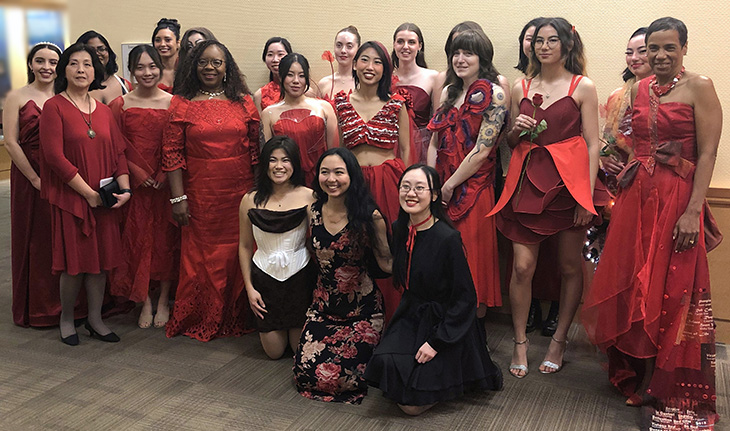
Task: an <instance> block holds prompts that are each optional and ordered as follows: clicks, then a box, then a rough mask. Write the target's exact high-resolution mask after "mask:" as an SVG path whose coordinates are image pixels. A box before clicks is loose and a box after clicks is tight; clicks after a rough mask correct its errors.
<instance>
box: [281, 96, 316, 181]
mask: <svg viewBox="0 0 730 431" xmlns="http://www.w3.org/2000/svg"><path fill="white" fill-rule="evenodd" d="M272 128H273V129H274V135H276V136H280V135H286V136H288V137H290V138H292V139H293V140H294V142H296V143H297V146H298V147H299V155H300V158H301V160H302V170H303V171H304V181H305V184H306V185H307V187H311V186H312V184H313V182H314V180H315V178H316V177H317V175H316V172H315V171H316V170H317V161H318V160H319V156H321V155H322V153H324V152H325V150H327V139H326V130H325V123H324V118H322V117H320V116H319V115H315V114H313V113H312V111H311V110H309V109H290V110H288V111H284V112H282V113H281V115H280V116H279V121H277V122H276V123H274V126H273V127H272Z"/></svg>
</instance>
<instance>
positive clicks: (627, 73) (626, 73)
mask: <svg viewBox="0 0 730 431" xmlns="http://www.w3.org/2000/svg"><path fill="white" fill-rule="evenodd" d="M647 30H648V29H647V28H646V27H639V28H637V29H636V31H634V32H633V33H632V34H631V37H630V38H629V40H631V39H633V38H635V37H636V36H641V35H642V34H643V35H646V31H647ZM644 40H646V36H644ZM621 77H622V78H623V79H624V82H626V81H628V80H629V79H631V78H634V77H635V75H634V73H633V72H631V69H629V68H628V67H627V68H626V69H624V71H623V72H621Z"/></svg>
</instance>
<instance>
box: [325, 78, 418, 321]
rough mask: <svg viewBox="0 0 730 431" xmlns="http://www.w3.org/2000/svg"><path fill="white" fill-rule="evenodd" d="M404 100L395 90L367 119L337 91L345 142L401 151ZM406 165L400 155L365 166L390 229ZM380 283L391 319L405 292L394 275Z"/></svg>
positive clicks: (337, 108)
mask: <svg viewBox="0 0 730 431" xmlns="http://www.w3.org/2000/svg"><path fill="white" fill-rule="evenodd" d="M404 104H405V99H404V98H403V97H402V96H401V95H399V94H395V95H393V96H392V97H391V99H390V100H389V101H388V102H386V103H385V105H383V107H382V108H381V109H380V111H378V113H377V114H375V116H373V118H371V119H370V121H368V122H365V120H363V119H362V117H360V114H358V113H357V111H356V110H355V108H354V107H353V106H352V104H351V103H350V96H349V95H348V94H346V93H345V92H344V91H340V92H339V93H337V95H335V110H336V112H337V120H338V122H339V124H340V130H341V132H342V142H343V144H344V145H345V146H346V147H347V148H349V149H353V148H355V147H356V146H358V145H372V146H373V147H376V148H384V149H388V150H393V152H394V153H397V149H398V144H399V140H398V114H399V112H400V110H401V108H402V107H403V105H404ZM405 169H406V165H405V163H403V160H401V159H400V158H398V157H396V158H393V159H389V160H386V161H385V162H383V163H381V164H380V165H378V166H362V173H363V176H364V177H365V182H367V183H368V186H369V187H370V193H372V195H373V198H374V199H375V203H376V204H377V205H378V208H380V212H381V213H382V214H383V215H384V216H385V219H386V225H387V226H388V229H390V225H391V223H393V222H394V221H395V220H396V219H397V218H398V211H399V210H400V202H399V201H398V180H399V179H400V176H401V175H402V174H403V171H405ZM378 285H379V286H380V290H381V291H382V293H383V298H384V299H385V313H386V314H385V318H386V322H388V321H390V317H391V316H392V315H393V313H395V309H396V308H398V303H399V302H400V297H401V294H400V292H398V291H397V290H396V289H395V288H394V287H393V283H392V279H390V278H388V279H384V280H378Z"/></svg>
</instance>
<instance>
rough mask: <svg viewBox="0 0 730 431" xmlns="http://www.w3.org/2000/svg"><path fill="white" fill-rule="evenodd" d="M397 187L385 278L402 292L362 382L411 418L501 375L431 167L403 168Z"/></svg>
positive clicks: (494, 383) (495, 385)
mask: <svg viewBox="0 0 730 431" xmlns="http://www.w3.org/2000/svg"><path fill="white" fill-rule="evenodd" d="M399 190H400V205H401V210H400V214H399V215H398V220H397V221H396V222H395V223H393V278H394V280H395V282H396V283H397V284H398V285H400V286H402V287H403V288H404V293H403V298H402V299H401V302H400V305H399V306H398V309H397V310H396V312H395V315H394V316H393V320H391V322H390V325H388V328H387V330H386V331H385V334H384V335H383V339H382V341H381V343H380V345H379V346H378V348H377V349H375V352H374V353H373V357H372V359H371V360H370V363H369V364H368V367H367V370H366V371H365V379H366V380H367V382H368V384H370V385H371V386H375V387H378V388H380V389H381V390H382V391H383V394H384V395H385V396H386V397H388V398H390V399H392V400H394V401H396V402H397V403H398V407H400V408H401V409H402V410H403V411H404V412H405V413H407V414H409V415H419V414H421V413H423V412H424V411H426V410H428V409H429V408H431V407H432V406H433V405H434V404H436V403H437V402H439V401H446V400H449V399H452V398H456V397H458V396H460V395H462V394H463V393H464V392H465V391H467V390H473V389H476V390H489V389H491V390H496V389H500V388H501V387H502V373H501V371H500V370H499V368H497V366H496V365H495V364H494V363H493V362H492V360H491V358H490V357H489V353H488V352H487V348H486V335H485V333H484V328H483V327H482V325H479V324H478V323H477V320H476V308H477V297H476V291H475V290H474V283H473V281H472V279H471V273H470V272H469V265H468V263H467V261H466V256H465V255H464V246H463V244H462V242H461V235H460V234H459V231H457V230H456V229H454V227H453V226H452V225H451V223H450V222H449V218H448V217H446V214H445V212H444V209H443V208H442V206H441V182H440V180H439V176H438V174H437V173H436V170H435V169H434V168H432V167H429V166H426V165H420V164H419V165H413V166H411V167H410V168H408V169H407V170H406V171H405V173H404V174H403V176H402V177H401V180H400V183H399ZM434 250H439V253H438V254H434V252H433V251H434ZM437 255H438V257H437ZM414 359H415V360H414Z"/></svg>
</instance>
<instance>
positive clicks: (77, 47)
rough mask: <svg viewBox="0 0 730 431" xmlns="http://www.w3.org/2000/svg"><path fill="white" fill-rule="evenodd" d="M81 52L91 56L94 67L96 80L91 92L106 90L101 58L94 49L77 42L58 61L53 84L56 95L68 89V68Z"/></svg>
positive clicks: (90, 88) (90, 86)
mask: <svg viewBox="0 0 730 431" xmlns="http://www.w3.org/2000/svg"><path fill="white" fill-rule="evenodd" d="M81 51H85V52H86V53H87V54H89V56H91V64H92V65H93V66H94V80H93V81H92V82H91V85H89V91H92V90H100V89H103V88H106V87H105V86H104V85H103V84H102V82H104V66H103V65H102V64H101V60H99V56H98V55H96V52H95V51H94V50H93V49H91V48H90V47H88V46H86V44H84V43H80V42H77V43H74V44H73V45H71V46H69V47H68V48H67V49H66V51H64V52H63V54H61V58H59V59H58V64H57V65H56V81H55V82H54V83H53V90H54V91H55V93H56V94H59V93H61V92H63V91H65V90H66V87H68V79H66V66H68V63H69V60H70V59H71V56H72V55H73V54H76V53H77V52H81Z"/></svg>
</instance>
